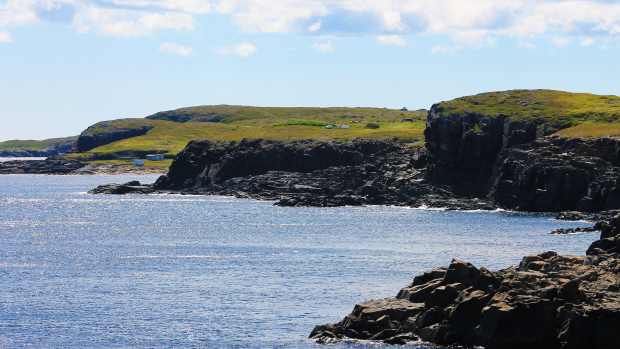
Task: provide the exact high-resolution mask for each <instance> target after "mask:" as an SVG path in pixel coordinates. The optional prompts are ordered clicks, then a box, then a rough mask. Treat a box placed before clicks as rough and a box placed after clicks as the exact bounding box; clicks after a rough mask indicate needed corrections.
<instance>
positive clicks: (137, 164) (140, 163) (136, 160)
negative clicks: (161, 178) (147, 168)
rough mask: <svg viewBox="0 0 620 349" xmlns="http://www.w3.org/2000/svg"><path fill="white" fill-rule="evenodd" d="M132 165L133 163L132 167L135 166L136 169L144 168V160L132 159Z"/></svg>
mask: <svg viewBox="0 0 620 349" xmlns="http://www.w3.org/2000/svg"><path fill="white" fill-rule="evenodd" d="M132 163H133V165H134V166H136V167H142V166H144V160H142V159H134V160H133V161H132Z"/></svg>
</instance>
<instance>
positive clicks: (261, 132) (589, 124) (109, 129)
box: [70, 90, 620, 166]
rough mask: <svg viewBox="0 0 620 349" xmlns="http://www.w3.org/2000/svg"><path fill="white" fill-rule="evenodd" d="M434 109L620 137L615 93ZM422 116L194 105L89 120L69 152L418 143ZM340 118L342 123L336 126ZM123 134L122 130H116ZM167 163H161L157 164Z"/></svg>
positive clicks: (548, 94)
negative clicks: (257, 142)
mask: <svg viewBox="0 0 620 349" xmlns="http://www.w3.org/2000/svg"><path fill="white" fill-rule="evenodd" d="M434 110H435V111H436V112H437V113H439V114H440V115H465V114H479V115H484V116H489V117H507V118H512V119H516V120H524V121H525V120H529V121H534V122H538V123H546V124H548V125H551V126H552V129H556V130H559V131H558V132H557V133H556V134H557V135H559V136H564V137H603V136H611V137H617V136H620V97H617V96H600V95H594V94H588V93H570V92H562V91H553V90H511V91H501V92H489V93H482V94H478V95H474V96H467V97H461V98H457V99H453V100H450V101H445V102H441V103H438V104H436V105H435V106H434ZM425 121H426V111H425V110H417V111H406V110H404V111H401V110H395V109H385V108H294V107H280V108H272V107H247V106H230V105H216V106H198V107H190V108H181V109H176V110H171V111H164V112H160V113H156V114H153V115H151V116H148V117H146V118H141V119H119V120H111V121H104V122H101V123H98V124H95V125H93V126H91V127H89V128H88V129H87V130H85V131H84V132H83V134H82V136H87V137H90V139H91V140H92V139H95V138H98V139H99V141H101V139H103V141H101V142H100V144H97V146H95V147H92V149H90V148H89V149H88V150H87V151H83V152H81V153H77V154H72V155H70V156H71V157H76V158H83V159H91V160H92V159H98V161H104V162H108V163H119V162H123V161H126V160H119V159H121V158H128V157H129V158H130V157H132V156H136V154H137V155H140V154H146V153H163V154H166V156H167V157H168V158H172V157H173V156H174V155H175V154H177V153H178V152H179V151H181V150H182V149H183V148H184V147H185V145H186V144H187V143H188V142H189V141H191V140H195V139H209V140H213V141H235V140H241V139H243V138H250V139H252V138H254V139H256V138H263V139H271V140H282V141H287V140H299V139H317V140H337V139H352V138H375V139H377V138H379V139H380V138H399V139H402V140H405V141H408V142H412V143H417V144H422V142H423V141H424V138H423V131H424V128H425ZM328 125H335V126H336V127H335V128H331V126H330V127H328ZM340 125H346V127H344V128H339V127H338V126H340ZM134 131H135V132H134ZM132 132H133V133H135V134H131V133H132ZM122 133H124V135H120V136H119V134H122ZM115 137H116V138H115ZM95 143H96V142H95ZM167 164H168V162H159V163H157V164H156V165H157V166H167Z"/></svg>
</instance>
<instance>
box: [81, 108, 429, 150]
mask: <svg viewBox="0 0 620 349" xmlns="http://www.w3.org/2000/svg"><path fill="white" fill-rule="evenodd" d="M190 111H191V113H190ZM175 112H177V113H178V114H174V113H175ZM179 115H180V116H179ZM188 115H191V117H190V116H188ZM403 119H406V120H403ZM140 120H141V121H140ZM169 120H174V121H169ZM206 120H211V121H214V120H215V121H217V122H205V121H206ZM425 120H426V111H412V112H409V111H400V110H393V109H381V108H259V107H238V106H213V107H195V108H184V109H180V111H171V112H165V114H164V113H160V114H155V116H152V117H149V118H148V119H121V120H115V121H110V122H106V123H104V124H103V126H98V127H97V129H96V130H94V131H95V132H113V131H114V130H118V129H123V128H127V127H139V126H141V125H147V126H152V127H153V128H152V129H151V130H149V131H148V132H147V133H146V134H145V135H142V136H137V137H132V138H127V139H124V140H120V141H116V142H113V143H110V144H107V145H103V146H100V147H98V148H95V149H93V150H91V151H89V152H87V153H84V154H82V155H94V154H97V155H105V154H118V153H127V152H132V151H149V152H162V153H166V154H168V155H170V156H171V155H174V154H176V153H178V152H179V151H181V150H182V149H183V148H184V147H185V145H186V144H187V143H188V142H189V141H191V140H196V139H209V140H213V141H238V140H241V139H244V138H248V139H257V138H262V139H270V140H282V141H291V140H300V139H316V140H331V139H352V138H373V139H381V138H400V139H404V140H410V141H419V140H421V139H422V138H423V131H424V125H425ZM369 123H376V124H379V128H369V127H367V125H368V124H369ZM327 125H335V126H336V127H335V128H326V126H327ZM340 125H347V126H348V127H349V128H339V127H338V126H340ZM91 131H93V130H91Z"/></svg>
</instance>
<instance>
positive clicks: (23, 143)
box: [0, 136, 77, 151]
mask: <svg viewBox="0 0 620 349" xmlns="http://www.w3.org/2000/svg"><path fill="white" fill-rule="evenodd" d="M76 139H77V136H76V137H65V138H50V139H44V140H9V141H4V142H0V151H45V150H47V149H49V148H54V147H56V146H59V145H62V144H66V143H70V142H73V141H75V140H76Z"/></svg>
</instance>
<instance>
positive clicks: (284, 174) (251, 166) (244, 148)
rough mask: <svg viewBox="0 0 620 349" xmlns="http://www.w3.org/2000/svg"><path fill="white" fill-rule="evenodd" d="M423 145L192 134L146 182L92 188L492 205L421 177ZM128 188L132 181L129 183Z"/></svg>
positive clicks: (291, 202)
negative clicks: (213, 139) (166, 167)
mask: <svg viewBox="0 0 620 349" xmlns="http://www.w3.org/2000/svg"><path fill="white" fill-rule="evenodd" d="M426 162H427V156H426V152H425V151H424V149H420V148H414V147H412V146H411V145H409V144H406V143H401V142H398V141H385V140H383V141H378V140H353V141H343V142H335V141H332V142H318V141H296V142H287V143H284V142H275V141H266V140H251V141H250V140H245V141H241V142H219V143H215V142H210V141H194V142H190V144H188V146H187V147H186V148H185V149H184V150H183V151H182V152H181V153H179V154H178V155H177V157H176V159H175V160H174V162H173V163H172V166H171V167H170V170H169V171H168V173H167V174H166V175H164V176H162V177H160V178H159V179H158V180H157V182H155V183H154V184H153V185H151V186H145V185H142V184H140V185H135V183H130V184H134V185H130V184H112V185H105V186H100V187H98V188H96V189H94V190H92V191H91V193H95V194H120V193H122V194H127V193H131V192H132V191H133V190H135V191H137V192H139V193H145V192H147V191H148V188H150V189H151V190H150V192H152V193H180V194H192V195H196V194H198V195H229V196H236V197H241V198H253V199H259V200H272V201H276V205H280V206H321V207H333V206H358V205H401V206H403V205H406V206H416V207H417V206H429V207H447V208H450V209H488V210H490V209H495V206H494V205H493V204H492V203H491V202H490V201H488V200H486V199H485V198H475V197H462V196H456V195H454V194H453V193H452V192H451V191H450V189H449V188H447V187H443V186H438V185H433V184H431V183H428V182H427V181H425V180H424V177H425V170H424V167H425V166H426ZM133 187H135V188H133Z"/></svg>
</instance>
